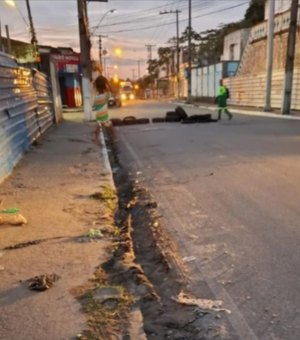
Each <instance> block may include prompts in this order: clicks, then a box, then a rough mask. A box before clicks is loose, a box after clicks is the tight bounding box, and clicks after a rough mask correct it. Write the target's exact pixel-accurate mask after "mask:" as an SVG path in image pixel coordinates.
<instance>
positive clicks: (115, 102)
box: [108, 94, 122, 107]
mask: <svg viewBox="0 0 300 340" xmlns="http://www.w3.org/2000/svg"><path fill="white" fill-rule="evenodd" d="M121 106H122V101H121V99H120V97H119V96H118V95H117V94H111V96H110V97H109V98H108V107H121Z"/></svg>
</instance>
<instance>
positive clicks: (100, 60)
mask: <svg viewBox="0 0 300 340" xmlns="http://www.w3.org/2000/svg"><path fill="white" fill-rule="evenodd" d="M106 37H107V35H101V34H99V63H100V67H101V74H102V73H103V60H102V38H106Z"/></svg>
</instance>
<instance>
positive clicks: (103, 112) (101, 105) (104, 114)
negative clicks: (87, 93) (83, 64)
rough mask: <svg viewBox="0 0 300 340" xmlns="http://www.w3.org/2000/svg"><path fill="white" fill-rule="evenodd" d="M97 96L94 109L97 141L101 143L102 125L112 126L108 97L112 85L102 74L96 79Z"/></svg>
mask: <svg viewBox="0 0 300 340" xmlns="http://www.w3.org/2000/svg"><path fill="white" fill-rule="evenodd" d="M94 87H95V97H94V105H93V111H95V118H96V123H97V125H96V129H95V142H97V143H100V140H99V135H100V130H101V127H102V125H104V126H107V127H111V122H110V120H109V114H108V105H107V102H108V97H109V93H110V86H109V82H108V80H107V79H106V78H105V77H104V76H102V75H100V76H98V77H97V78H96V79H95V82H94Z"/></svg>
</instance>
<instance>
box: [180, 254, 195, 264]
mask: <svg viewBox="0 0 300 340" xmlns="http://www.w3.org/2000/svg"><path fill="white" fill-rule="evenodd" d="M182 260H183V262H185V263H189V262H193V261H195V260H196V257H195V256H185V257H184V258H183V259H182Z"/></svg>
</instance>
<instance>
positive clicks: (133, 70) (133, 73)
mask: <svg viewBox="0 0 300 340" xmlns="http://www.w3.org/2000/svg"><path fill="white" fill-rule="evenodd" d="M131 71H132V80H133V81H135V69H134V68H133V69H131Z"/></svg>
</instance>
